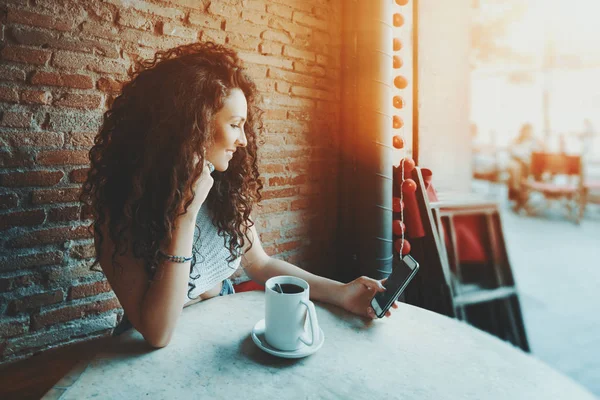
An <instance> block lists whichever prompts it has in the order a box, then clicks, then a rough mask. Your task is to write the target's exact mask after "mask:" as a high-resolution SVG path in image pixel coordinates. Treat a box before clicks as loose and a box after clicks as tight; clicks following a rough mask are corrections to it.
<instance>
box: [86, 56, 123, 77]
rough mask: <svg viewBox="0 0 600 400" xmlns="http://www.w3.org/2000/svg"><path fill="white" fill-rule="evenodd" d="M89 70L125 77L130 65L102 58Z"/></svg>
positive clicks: (90, 66)
mask: <svg viewBox="0 0 600 400" xmlns="http://www.w3.org/2000/svg"><path fill="white" fill-rule="evenodd" d="M87 68H88V69H89V70H90V71H94V72H100V73H103V74H117V75H123V76H125V75H127V68H128V65H127V64H125V63H124V62H122V61H115V60H110V59H102V58H101V59H99V60H98V61H97V62H94V63H91V64H89V65H88V66H87Z"/></svg>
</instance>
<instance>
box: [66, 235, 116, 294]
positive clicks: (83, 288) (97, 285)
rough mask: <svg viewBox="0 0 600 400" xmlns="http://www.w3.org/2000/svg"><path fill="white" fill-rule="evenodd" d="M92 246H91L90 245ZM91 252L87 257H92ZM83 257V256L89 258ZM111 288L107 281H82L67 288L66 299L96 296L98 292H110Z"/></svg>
mask: <svg viewBox="0 0 600 400" xmlns="http://www.w3.org/2000/svg"><path fill="white" fill-rule="evenodd" d="M92 247H93V246H92ZM92 256H93V254H92V255H91V256H89V257H92ZM89 257H85V258H89ZM110 291H111V288H110V285H109V283H108V281H99V282H93V283H84V284H80V285H76V286H72V287H71V289H70V290H69V297H68V300H75V299H81V298H84V297H92V296H97V295H99V294H100V293H106V292H110Z"/></svg>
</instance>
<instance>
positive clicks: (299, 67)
mask: <svg viewBox="0 0 600 400" xmlns="http://www.w3.org/2000/svg"><path fill="white" fill-rule="evenodd" d="M317 57H318V55H317ZM294 71H297V72H299V73H301V74H308V75H312V76H321V77H324V76H325V75H326V74H327V72H326V71H325V68H323V67H320V66H318V65H306V64H304V63H302V62H298V61H294ZM327 83H328V84H327V87H329V86H331V82H330V81H327Z"/></svg>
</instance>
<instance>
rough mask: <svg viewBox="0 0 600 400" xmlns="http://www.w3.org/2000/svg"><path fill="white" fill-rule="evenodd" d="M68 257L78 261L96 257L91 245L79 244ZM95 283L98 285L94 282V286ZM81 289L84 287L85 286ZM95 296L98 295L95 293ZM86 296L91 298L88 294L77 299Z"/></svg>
mask: <svg viewBox="0 0 600 400" xmlns="http://www.w3.org/2000/svg"><path fill="white" fill-rule="evenodd" d="M69 255H70V256H71V257H73V258H76V259H79V260H82V259H86V258H92V257H94V256H95V255H96V249H95V248H94V244H93V243H88V244H80V245H77V246H73V247H72V248H71V252H70V253H69ZM97 283H99V282H96V284H97ZM94 285H95V284H94ZM83 287H85V285H84V286H83ZM105 291H106V290H105ZM95 294H98V293H95ZM86 296H91V294H88V295H85V296H83V295H82V296H79V297H86ZM75 298H78V297H75Z"/></svg>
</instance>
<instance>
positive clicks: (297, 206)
mask: <svg viewBox="0 0 600 400" xmlns="http://www.w3.org/2000/svg"><path fill="white" fill-rule="evenodd" d="M309 205H310V200H309V199H298V200H294V201H292V203H291V204H290V210H291V211H296V210H304V209H306V208H308V207H309Z"/></svg>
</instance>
